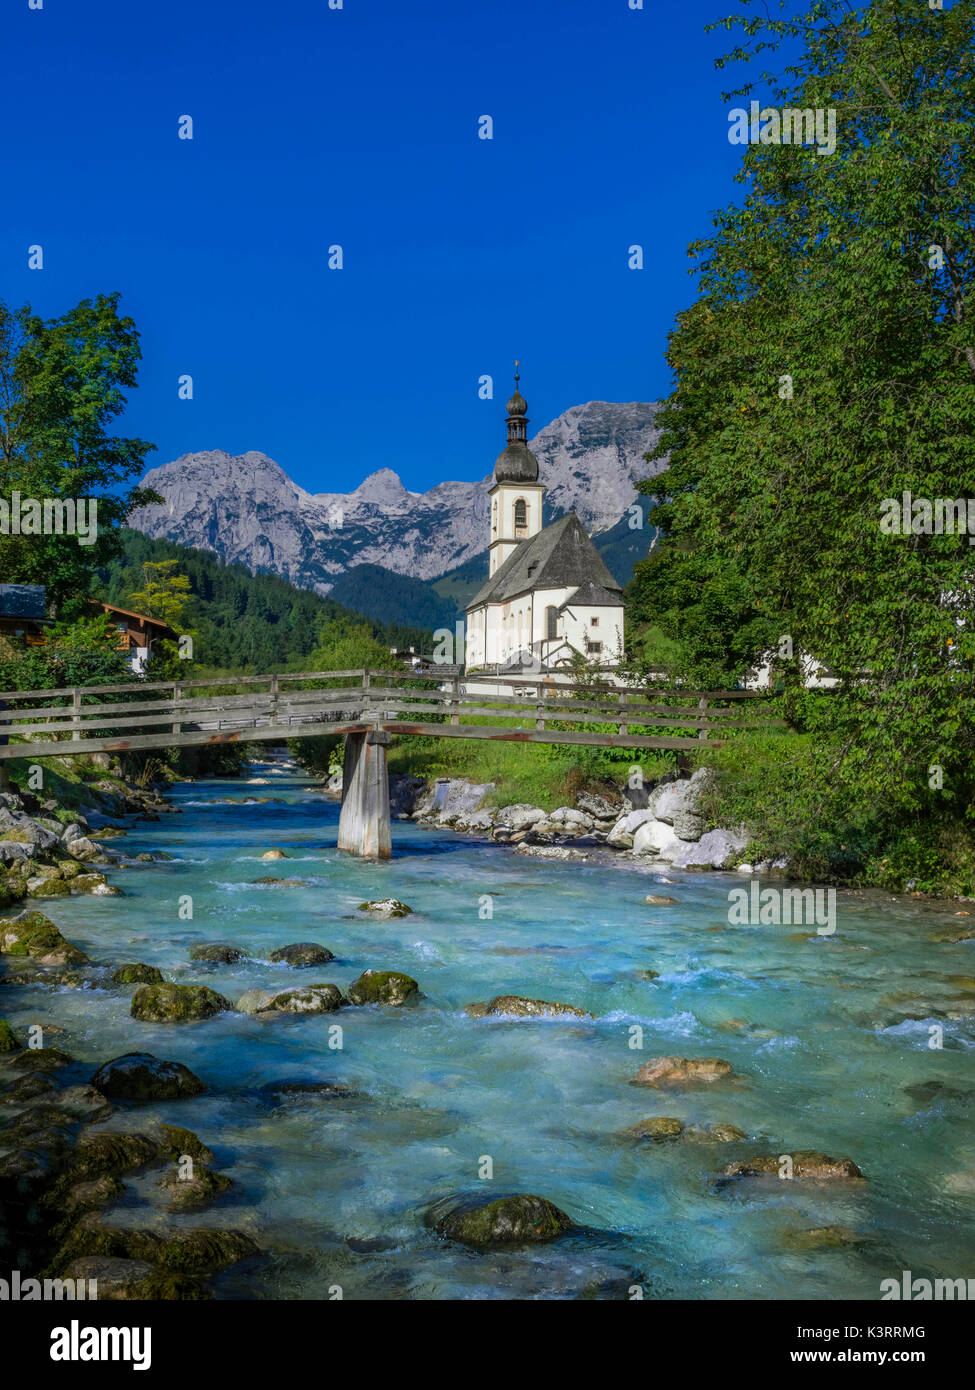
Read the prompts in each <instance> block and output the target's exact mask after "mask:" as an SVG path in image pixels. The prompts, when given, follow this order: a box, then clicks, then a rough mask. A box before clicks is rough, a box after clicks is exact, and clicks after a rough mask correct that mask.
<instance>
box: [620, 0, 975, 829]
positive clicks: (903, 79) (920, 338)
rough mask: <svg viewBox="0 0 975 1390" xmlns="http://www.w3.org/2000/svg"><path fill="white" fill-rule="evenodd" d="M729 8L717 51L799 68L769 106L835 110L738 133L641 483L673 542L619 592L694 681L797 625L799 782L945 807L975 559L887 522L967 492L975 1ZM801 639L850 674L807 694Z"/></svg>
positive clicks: (792, 678) (943, 538)
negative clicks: (820, 127) (733, 182)
mask: <svg viewBox="0 0 975 1390" xmlns="http://www.w3.org/2000/svg"><path fill="white" fill-rule="evenodd" d="M742 4H743V7H744V9H745V11H746V13H745V14H742V15H738V16H731V17H729V18H728V19H727V20H725V21H723V23H724V25H725V27H727V28H729V29H734V28H735V27H738V28H739V29H740V31H741V43H739V44H738V45H737V47H736V48H735V49H734V50H733V51H732V52H731V53H729V54H728V55H726V57H725V58H723V59H722V60H720V61H719V67H720V66H723V65H724V63H726V62H728V61H736V62H737V61H743V60H749V59H752V58H754V57H755V56H757V55H758V54H761V53H763V52H767V53H770V52H774V51H775V50H776V49H777V48H778V47H779V46H780V45H781V44H782V43H784V42H785V43H788V44H789V45H790V47H791V48H793V49H795V50H796V51H798V52H799V55H800V56H799V57H798V59H797V61H796V62H795V63H793V64H792V65H791V66H789V67H788V68H786V69H785V72H784V74H783V76H782V77H781V78H778V77H776V76H775V75H774V74H772V75H770V74H763V77H764V78H766V79H767V80H769V81H770V82H771V83H772V90H773V93H774V97H775V100H776V102H777V103H779V104H781V105H784V106H789V107H793V108H800V109H813V110H816V109H819V110H822V111H828V110H830V109H832V110H834V111H835V113H836V148H835V152H834V153H832V154H825V153H819V152H817V149H816V147H815V146H811V145H788V144H778V145H777V144H773V143H765V144H762V143H758V144H751V145H749V146H747V148H746V151H745V154H744V158H743V167H742V169H741V172H740V175H739V181H740V182H741V183H742V184H744V185H745V186H746V191H745V193H744V196H743V198H742V201H741V204H740V206H734V207H730V208H727V209H725V210H723V211H722V212H720V213H718V214H717V215H716V217H715V219H714V231H713V233H712V235H711V236H709V237H708V238H706V239H703V240H701V241H699V242H697V243H695V244H694V245H693V246H692V247H691V254H692V255H693V256H694V257H695V258H696V259H697V261H698V274H699V289H700V293H699V297H698V299H697V301H696V302H695V303H694V304H693V305H692V306H691V307H690V308H689V309H688V310H687V311H686V312H684V313H682V314H681V315H680V316H679V318H678V322H677V326H676V329H675V331H674V333H673V334H672V336H671V339H670V345H669V352H668V360H669V362H670V364H671V366H672V367H673V369H674V373H675V385H674V389H673V392H672V394H671V396H670V398H669V401H668V402H667V407H666V409H665V411H664V413H663V416H662V420H661V423H662V424H663V426H664V430H665V433H664V436H663V438H662V440H661V453H664V452H668V451H669V455H670V463H669V468H668V469H667V471H666V472H664V473H663V474H661V475H660V476H659V477H658V478H655V479H653V480H652V481H649V482H648V483H646V484H643V485H642V490H643V491H644V492H646V493H648V494H650V495H653V496H656V497H657V498H660V499H662V501H661V505H659V506H658V507H657V508H656V510H655V513H654V517H653V519H654V522H655V523H656V524H658V525H660V526H662V527H663V529H664V531H665V533H666V539H665V540H664V541H663V542H662V543H661V544H660V545H659V546H658V547H657V549H656V551H655V552H654V555H653V556H652V557H651V558H650V559H649V560H648V561H646V562H644V563H643V564H642V565H640V566H638V567H637V570H636V573H635V577H634V580H633V584H632V588H631V601H632V603H633V605H634V608H635V610H636V611H638V612H640V613H642V614H643V615H644V618H645V619H646V620H652V621H654V622H656V623H658V624H659V625H660V626H661V627H662V629H663V630H664V632H665V633H666V634H667V635H668V636H670V637H672V638H674V639H677V640H679V642H680V644H681V650H682V658H683V663H684V666H685V668H686V671H687V672H688V673H689V674H690V675H691V676H693V677H694V678H696V679H702V680H705V681H708V682H715V681H717V680H718V679H719V678H721V679H722V681H723V682H724V683H727V682H729V681H730V682H733V681H734V680H736V679H737V678H739V677H740V676H741V674H742V673H743V668H744V667H745V666H746V665H748V664H750V663H751V662H753V661H755V660H759V659H761V657H762V656H763V655H764V654H765V653H767V652H768V651H770V650H773V651H774V650H776V649H777V647H778V645H779V643H780V639H781V638H783V637H786V636H787V637H789V638H790V639H791V643H792V648H793V650H794V652H795V654H796V657H795V659H794V660H793V661H792V662H791V663H790V664H789V665H788V666H787V667H786V676H787V682H788V686H789V689H790V691H791V692H792V693H791V694H790V695H789V706H788V707H789V709H790V710H791V712H792V715H793V718H794V719H795V720H796V721H797V722H798V723H799V724H800V725H802V726H805V727H808V728H809V729H811V730H813V731H814V732H815V736H816V737H815V742H816V750H817V751H816V757H815V758H814V760H813V767H812V768H811V769H810V771H809V774H808V775H810V776H814V777H816V778H818V779H820V782H821V784H822V785H823V786H824V787H825V786H826V784H827V782H830V783H831V785H833V786H835V785H836V784H837V783H841V782H845V783H846V784H847V787H848V796H849V797H851V798H854V799H856V798H859V799H860V800H861V802H862V803H863V804H866V803H867V802H869V803H871V804H873V805H874V806H878V805H883V806H884V808H885V810H886V812H887V813H889V814H895V813H898V812H903V813H916V814H918V815H923V814H932V813H941V812H942V811H944V810H946V809H948V808H953V810H952V814H958V815H961V814H962V813H963V811H964V809H965V808H966V807H967V806H969V805H970V803H971V801H972V793H973V791H975V701H973V698H972V697H973V693H975V690H973V658H975V622H973V617H975V604H973V597H975V594H973V587H975V579H973V575H975V565H973V556H975V551H973V550H972V548H971V547H970V545H969V543H968V537H967V536H959V535H949V534H940V535H939V534H924V533H922V534H913V533H912V534H909V535H892V534H888V533H886V532H885V530H884V529H882V526H881V522H882V519H883V517H884V510H885V499H898V500H900V499H901V497H902V494H903V493H905V492H910V493H911V494H912V496H913V497H915V498H927V499H931V500H933V499H937V498H949V499H957V498H966V497H967V496H968V494H969V493H970V492H972V491H973V487H972V480H973V479H975V428H973V426H975V346H973V344H975V336H973V320H972V317H971V314H972V302H971V301H972V294H973V290H975V286H973V272H975V179H973V161H975V141H973V139H972V118H973V110H975V64H973V14H972V7H971V6H970V5H967V4H956V5H954V6H953V7H952V8H951V9H950V10H947V9H946V10H945V11H943V12H940V11H932V10H930V9H929V8H928V7H927V6H926V5H923V4H921V3H919V0H872V3H870V4H869V5H866V6H864V7H863V8H859V9H854V8H851V7H850V6H849V5H848V4H845V3H843V2H842V0H815V3H813V4H812V5H811V6H809V7H808V8H807V9H805V10H804V11H803V12H802V13H799V14H794V15H792V16H791V17H790V16H789V15H788V14H786V12H785V7H784V6H783V7H782V8H781V9H780V10H779V12H778V13H779V15H780V16H781V17H779V18H775V19H773V18H770V17H769V14H768V11H767V10H766V8H765V5H764V4H755V5H754V6H753V0H742ZM751 92H752V85H751V84H748V85H746V86H745V87H743V88H741V89H739V91H737V92H732V93H725V94H724V98H725V100H726V101H729V102H731V101H733V100H735V99H736V98H748V97H750V96H751ZM760 104H761V103H760ZM801 653H809V654H810V655H811V656H812V657H814V658H815V659H816V660H818V661H819V662H821V663H823V664H824V665H825V666H826V667H827V668H828V669H829V670H830V671H831V672H832V673H834V674H835V675H836V676H838V677H839V678H840V681H841V686H840V689H839V692H838V694H837V695H836V696H835V697H832V698H829V699H827V698H825V697H823V696H821V695H812V694H806V693H804V692H803V691H802V689H801V681H800V674H801V673H800V667H799V660H798V658H799V655H800V654H801ZM932 768H942V769H943V770H944V772H943V778H944V784H943V786H941V787H939V786H938V785H937V780H938V779H937V774H936V773H934V772H932Z"/></svg>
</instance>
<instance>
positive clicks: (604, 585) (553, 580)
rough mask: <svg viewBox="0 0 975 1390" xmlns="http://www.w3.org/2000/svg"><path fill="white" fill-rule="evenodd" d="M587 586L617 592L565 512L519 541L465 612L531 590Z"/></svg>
mask: <svg viewBox="0 0 975 1390" xmlns="http://www.w3.org/2000/svg"><path fill="white" fill-rule="evenodd" d="M587 585H592V586H594V587H595V588H598V589H603V590H607V591H609V592H611V593H617V594H618V593H620V592H621V589H620V585H619V584H617V582H616V580H615V579H614V578H613V576H612V575H611V574H610V572H609V570H608V569H607V568H606V566H605V565H604V564H603V561H602V557H601V556H600V554H599V551H598V550H597V549H596V547H595V546H594V545H593V543H592V541H591V540H590V539H589V537H588V536H587V535H586V531H585V528H584V527H583V525H582V522H581V521H580V520H579V518H578V517H577V516H576V514H575V512H569V514H568V516H563V517H561V518H560V519H559V520H558V521H553V523H552V525H551V526H546V527H545V528H544V530H542V531H539V532H538V534H537V535H534V536H532V537H531V539H530V540H527V541H521V542H520V543H519V545H518V548H517V549H516V550H515V551H513V552H512V554H511V555H509V556H508V558H507V560H505V562H504V564H503V565H502V566H501V567H500V569H499V570H498V571H497V573H496V574H493V575H492V576H491V578H490V579H489V580H488V581H487V583H486V584H483V585H482V586H481V588H480V589H479V590H478V591H477V593H476V594H475V595H474V597H473V598H472V599H471V601H470V603H469V604H468V605H467V611H468V612H470V610H471V609H472V608H479V607H480V606H481V604H483V603H503V602H504V601H505V600H506V599H509V598H515V597H517V595H518V594H524V593H528V592H529V590H531V589H568V588H574V589H577V590H578V589H580V588H584V587H586V586H587ZM577 601H578V600H577Z"/></svg>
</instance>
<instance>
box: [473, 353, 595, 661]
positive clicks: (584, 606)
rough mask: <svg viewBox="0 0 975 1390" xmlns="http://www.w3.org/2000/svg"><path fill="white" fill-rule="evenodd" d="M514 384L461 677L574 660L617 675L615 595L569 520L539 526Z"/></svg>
mask: <svg viewBox="0 0 975 1390" xmlns="http://www.w3.org/2000/svg"><path fill="white" fill-rule="evenodd" d="M518 381H519V377H518V374H517V373H516V374H515V393H514V395H513V396H512V397H511V399H510V400H509V401H508V406H507V411H508V417H507V426H508V443H507V445H506V447H505V448H504V449H503V450H502V452H501V453H500V454H499V455H498V459H497V462H496V463H495V465H494V484H493V486H492V488H491V490H490V493H489V496H490V499H491V519H490V537H489V546H488V554H489V562H488V568H489V577H488V580H487V583H486V584H484V585H483V586H482V587H481V589H480V590H479V591H478V593H477V594H475V596H474V598H473V599H472V600H471V602H470V603H469V604H468V605H467V640H466V646H467V669H468V671H471V670H474V669H478V668H481V669H483V668H488V669H498V668H501V669H503V670H505V671H509V672H511V673H517V672H518V671H519V670H525V671H531V672H537V671H539V670H542V671H549V670H555V669H557V668H559V667H567V666H569V665H570V664H571V662H572V660H573V658H574V657H575V656H576V655H578V656H582V657H584V658H586V660H588V661H590V662H591V663H592V664H593V665H595V666H599V667H609V666H616V665H618V664H619V662H620V659H621V657H622V652H623V598H622V589H621V587H620V585H619V584H617V582H616V580H615V579H614V578H613V576H612V575H611V574H610V572H609V570H608V569H607V568H606V566H605V564H604V563H603V560H602V557H601V556H600V554H599V552H598V551H597V549H596V547H595V546H594V545H593V543H592V541H591V540H590V539H589V536H588V535H587V534H586V531H585V528H584V527H583V525H582V522H581V521H580V520H579V518H578V517H577V516H576V514H575V512H570V513H569V514H568V516H564V517H562V518H561V519H560V520H558V521H555V522H553V523H552V524H551V525H550V526H544V527H543V526H542V500H543V497H544V494H545V488H544V486H543V485H542V484H541V483H540V482H539V481H538V459H537V458H536V457H535V455H534V454H533V453H532V451H531V450H530V449H529V447H528V443H527V435H528V430H527V426H528V416H527V410H528V405H527V403H526V401H525V398H524V397H523V396H522V395H521V393H520V391H519V390H518Z"/></svg>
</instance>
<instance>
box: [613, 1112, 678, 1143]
mask: <svg viewBox="0 0 975 1390" xmlns="http://www.w3.org/2000/svg"><path fill="white" fill-rule="evenodd" d="M683 1133H684V1122H683V1120H676V1119H673V1118H672V1117H671V1116H669V1115H652V1116H651V1117H650V1118H649V1119H647V1120H639V1121H637V1123H636V1124H635V1125H630V1126H629V1127H628V1128H627V1129H624V1130H622V1131H621V1132H620V1134H621V1138H623V1139H638V1140H651V1141H653V1142H654V1143H658V1144H659V1143H664V1142H666V1141H667V1140H672V1139H679V1138H680V1137H681V1135H682V1134H683Z"/></svg>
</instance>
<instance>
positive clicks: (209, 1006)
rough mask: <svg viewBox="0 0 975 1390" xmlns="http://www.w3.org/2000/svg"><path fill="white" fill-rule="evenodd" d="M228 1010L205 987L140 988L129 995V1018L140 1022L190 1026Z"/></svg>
mask: <svg viewBox="0 0 975 1390" xmlns="http://www.w3.org/2000/svg"><path fill="white" fill-rule="evenodd" d="M232 1008H233V1005H232V1004H231V1003H230V1002H229V1000H227V999H224V997H223V995H222V994H217V992H216V991H215V990H212V989H207V987H206V985H143V986H142V988H141V989H137V990H136V992H135V994H134V995H133V996H132V1017H133V1018H138V1019H141V1020H142V1022H143V1023H192V1022H195V1021H196V1020H197V1019H201V1018H213V1017H214V1015H215V1014H220V1013H225V1012H227V1011H229V1010H231V1009H232Z"/></svg>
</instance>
